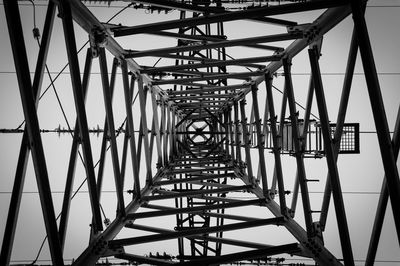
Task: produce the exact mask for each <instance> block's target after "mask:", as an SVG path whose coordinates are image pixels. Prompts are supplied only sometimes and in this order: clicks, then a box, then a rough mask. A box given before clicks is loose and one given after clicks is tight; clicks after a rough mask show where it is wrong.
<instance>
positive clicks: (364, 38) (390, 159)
mask: <svg viewBox="0 0 400 266" xmlns="http://www.w3.org/2000/svg"><path fill="white" fill-rule="evenodd" d="M351 7H352V12H353V19H354V27H355V29H356V33H357V38H358V44H359V47H360V54H361V59H362V63H363V68H364V72H365V79H366V82H367V87H368V94H369V98H370V102H371V107H372V113H373V116H374V121H375V127H376V131H377V135H378V142H379V147H380V151H381V156H382V161H383V168H384V169H385V175H386V181H387V184H388V189H389V197H390V202H391V204H392V210H393V216H394V221H395V225H396V230H397V233H398V234H399V232H400V179H399V172H398V169H397V166H396V160H395V159H394V152H393V146H392V142H391V139H390V134H389V126H388V124H387V118H386V113H385V107H384V104H383V100H382V94H381V89H380V85H379V79H378V74H377V72H376V67H375V61H374V56H373V53H372V48H371V43H370V40H369V35H368V30H367V25H366V22H365V18H364V13H363V10H362V7H363V4H362V2H361V1H359V0H352V1H351Z"/></svg>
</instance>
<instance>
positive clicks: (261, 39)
mask: <svg viewBox="0 0 400 266" xmlns="http://www.w3.org/2000/svg"><path fill="white" fill-rule="evenodd" d="M303 37H304V36H303V33H301V32H293V33H281V34H275V35H266V36H258V37H249V38H242V39H235V40H227V41H221V42H215V43H207V44H193V45H185V46H176V47H168V48H160V49H150V50H145V51H137V52H131V51H129V50H127V51H126V55H125V58H137V57H144V56H154V55H163V54H169V53H182V52H190V51H201V50H205V49H214V48H223V47H225V48H226V47H233V46H241V45H246V44H257V43H267V42H280V41H288V40H295V39H302V38H303Z"/></svg>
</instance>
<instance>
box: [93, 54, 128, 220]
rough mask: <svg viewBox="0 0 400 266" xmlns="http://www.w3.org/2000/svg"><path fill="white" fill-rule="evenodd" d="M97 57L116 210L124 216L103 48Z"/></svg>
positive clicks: (110, 97) (112, 114)
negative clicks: (109, 147) (115, 196)
mask: <svg viewBox="0 0 400 266" xmlns="http://www.w3.org/2000/svg"><path fill="white" fill-rule="evenodd" d="M99 58H100V72H101V81H102V85H103V96H104V105H105V109H106V118H107V126H108V134H109V137H110V146H111V160H112V165H113V171H114V181H115V188H116V193H117V199H118V209H117V212H118V214H119V215H122V216H124V215H125V213H124V212H125V203H124V196H123V184H122V180H121V169H120V168H119V158H118V147H117V139H116V136H115V125H114V112H113V109H112V93H111V89H110V87H109V86H110V85H109V81H108V70H107V59H106V53H105V49H104V48H100V56H99Z"/></svg>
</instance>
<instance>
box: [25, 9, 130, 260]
mask: <svg viewBox="0 0 400 266" xmlns="http://www.w3.org/2000/svg"><path fill="white" fill-rule="evenodd" d="M31 3H32V5H33V12H34V13H35V12H36V9H35V3H34V2H33V1H31ZM130 5H132V3H130V4H128V5H127V6H126V7H125V8H123V9H122V10H119V11H118V12H117V13H116V14H115V15H113V16H112V17H111V18H110V19H109V20H108V21H107V22H106V23H109V22H110V21H111V20H113V19H114V18H115V17H117V16H118V15H119V14H121V13H122V12H123V11H124V10H126V9H127V8H128V7H129V6H130ZM34 20H35V21H34V27H35V29H36V15H34ZM35 39H36V40H37V42H38V45H39V47H40V41H39V37H38V36H35ZM88 43H89V41H86V42H85V44H84V45H83V46H82V47H81V48H80V49H79V50H78V52H77V54H79V52H80V51H82V49H83V48H84V47H85V46H86V45H87V44H88ZM68 65H69V63H67V64H66V65H65V66H64V67H63V69H62V70H61V71H60V72H59V74H57V76H56V78H55V79H54V80H52V78H51V75H50V71H49V69H48V67H47V64H46V71H47V73H48V75H49V78H50V81H51V82H50V85H49V86H48V87H47V89H46V90H45V91H44V92H43V93H42V95H41V96H40V97H39V101H40V99H41V98H42V97H43V96H44V94H45V93H46V92H47V91H48V90H49V88H50V87H52V88H53V90H54V93H55V95H56V97H57V101H58V104H59V106H60V108H61V110H62V113H63V116H64V119H65V121H66V123H67V126H68V129H69V130H71V127H70V124H69V122H68V119H67V116H66V114H65V111H64V108H63V106H62V104H61V101H60V98H59V96H58V93H57V90H56V88H55V86H54V82H55V80H56V79H57V78H58V77H59V76H60V75H61V73H62V72H63V71H64V70H65V68H67V66H68ZM125 121H126V119H125ZM125 121H124V123H125ZM124 123H123V124H124ZM23 124H24V122H22V123H21V125H20V126H19V127H18V128H20V127H21V126H22V125H23ZM71 135H72V138H73V134H72V133H71ZM118 135H119V133H117V136H116V137H118ZM109 148H110V146H109V147H108V148H107V150H108V149H109ZM78 153H79V156H80V158H81V161H82V163H83V165H84V167H86V165H85V163H84V161H83V158H82V156H81V154H80V151H78ZM99 162H100V160H98V162H97V163H96V166H97V165H98V163H99ZM96 166H95V167H96ZM86 180H87V177H86V178H85V180H84V181H83V182H82V183H81V185H80V186H79V188H78V189H77V190H76V191H75V193H74V194H73V195H72V197H71V200H72V199H73V198H74V197H75V195H76V194H77V193H78V192H79V190H80V189H81V188H82V186H83V184H84V183H85V182H86ZM100 207H101V204H100ZM101 209H102V207H101ZM103 215H104V217H105V218H106V216H105V213H104V211H103ZM60 217H61V212H60V213H59V214H58V216H57V218H56V221H57V220H58V219H59V218H60ZM47 238H48V236H47V234H46V236H45V237H44V239H43V241H42V244H41V246H40V248H39V251H38V253H37V255H36V258H35V259H34V260H33V262H32V263H31V265H33V264H35V263H36V261H37V260H38V258H39V256H40V254H41V252H42V250H43V246H44V243H45V242H46V240H47Z"/></svg>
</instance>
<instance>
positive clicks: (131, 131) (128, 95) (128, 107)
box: [120, 60, 140, 198]
mask: <svg viewBox="0 0 400 266" xmlns="http://www.w3.org/2000/svg"><path fill="white" fill-rule="evenodd" d="M120 64H121V70H122V82H123V86H124V96H125V97H124V99H125V111H126V119H127V128H128V136H129V148H130V151H131V163H132V169H133V179H134V190H135V194H136V197H138V198H140V180H139V162H138V158H137V154H136V142H135V128H134V124H133V114H132V96H133V88H132V90H131V91H130V89H129V77H128V67H127V65H126V61H125V60H121V61H120ZM134 83H135V79H134V78H132V81H131V86H133V85H134Z"/></svg>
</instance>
